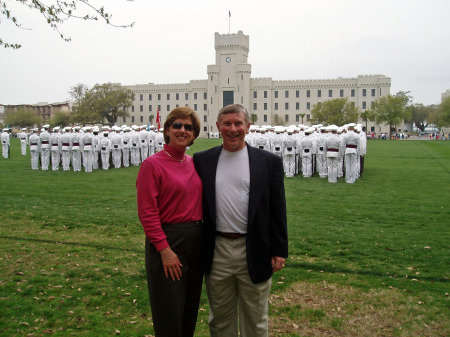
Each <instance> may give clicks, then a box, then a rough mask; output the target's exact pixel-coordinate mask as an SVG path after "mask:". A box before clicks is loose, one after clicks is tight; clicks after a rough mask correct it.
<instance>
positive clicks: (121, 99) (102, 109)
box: [90, 83, 134, 125]
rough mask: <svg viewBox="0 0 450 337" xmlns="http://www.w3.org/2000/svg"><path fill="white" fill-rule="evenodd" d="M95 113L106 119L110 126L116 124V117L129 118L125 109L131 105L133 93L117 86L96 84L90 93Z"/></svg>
mask: <svg viewBox="0 0 450 337" xmlns="http://www.w3.org/2000/svg"><path fill="white" fill-rule="evenodd" d="M90 93H91V94H92V96H93V97H92V99H93V104H94V108H95V111H96V112H97V113H98V114H99V115H100V116H101V117H102V119H106V120H107V121H108V123H109V124H110V125H114V124H115V123H116V122H117V118H118V117H127V116H129V114H128V112H127V110H126V109H127V108H128V107H130V106H131V105H132V104H133V100H134V93H133V91H131V90H130V89H127V88H124V87H122V86H120V85H119V84H113V83H105V84H96V85H95V86H94V87H93V88H92V89H91V91H90Z"/></svg>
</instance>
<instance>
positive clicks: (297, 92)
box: [295, 90, 300, 98]
mask: <svg viewBox="0 0 450 337" xmlns="http://www.w3.org/2000/svg"><path fill="white" fill-rule="evenodd" d="M295 97H296V98H299V97H300V90H296V91H295Z"/></svg>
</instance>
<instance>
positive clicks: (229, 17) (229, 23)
mask: <svg viewBox="0 0 450 337" xmlns="http://www.w3.org/2000/svg"><path fill="white" fill-rule="evenodd" d="M230 26H231V11H228V34H231V29H230Z"/></svg>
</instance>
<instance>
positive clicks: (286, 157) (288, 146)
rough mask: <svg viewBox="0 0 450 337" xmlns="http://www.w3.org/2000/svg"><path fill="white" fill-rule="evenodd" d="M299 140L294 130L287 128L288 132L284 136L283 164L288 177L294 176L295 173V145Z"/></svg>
mask: <svg viewBox="0 0 450 337" xmlns="http://www.w3.org/2000/svg"><path fill="white" fill-rule="evenodd" d="M296 145H297V141H296V139H295V137H294V130H293V129H287V134H285V135H284V137H283V151H284V153H283V166H284V172H285V174H286V177H288V178H292V177H293V176H294V175H295V147H296Z"/></svg>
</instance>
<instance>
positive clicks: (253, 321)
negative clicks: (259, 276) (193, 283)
mask: <svg viewBox="0 0 450 337" xmlns="http://www.w3.org/2000/svg"><path fill="white" fill-rule="evenodd" d="M245 242H246V239H245V236H244V237H240V238H238V239H228V238H224V237H220V236H217V237H216V247H215V250H214V260H213V264H212V269H211V274H210V275H207V276H206V291H207V294H208V301H209V306H210V311H209V329H210V333H211V337H221V336H223V337H233V336H238V327H239V326H240V329H241V336H242V337H265V336H268V321H269V315H268V300H269V294H270V287H271V285H272V279H269V280H267V281H265V282H262V283H258V284H254V283H253V282H252V281H251V279H250V275H249V273H248V267H247V258H246V247H245ZM238 320H239V326H238Z"/></svg>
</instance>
